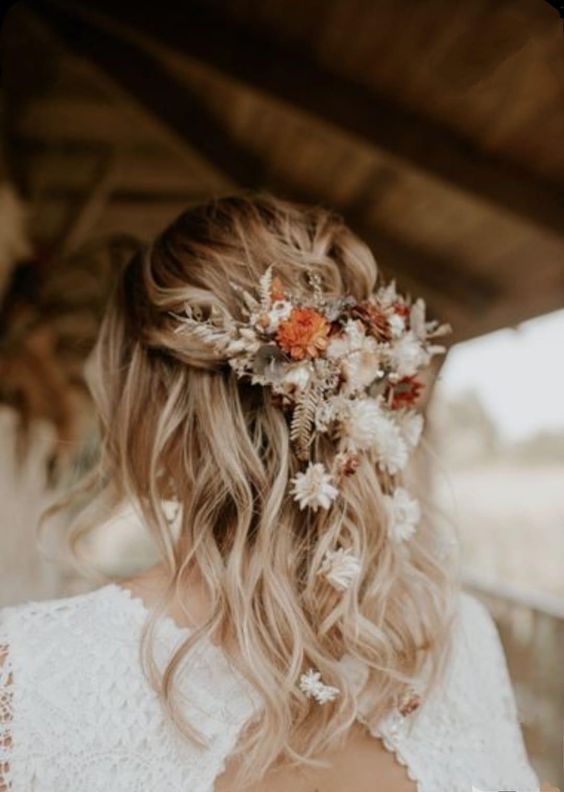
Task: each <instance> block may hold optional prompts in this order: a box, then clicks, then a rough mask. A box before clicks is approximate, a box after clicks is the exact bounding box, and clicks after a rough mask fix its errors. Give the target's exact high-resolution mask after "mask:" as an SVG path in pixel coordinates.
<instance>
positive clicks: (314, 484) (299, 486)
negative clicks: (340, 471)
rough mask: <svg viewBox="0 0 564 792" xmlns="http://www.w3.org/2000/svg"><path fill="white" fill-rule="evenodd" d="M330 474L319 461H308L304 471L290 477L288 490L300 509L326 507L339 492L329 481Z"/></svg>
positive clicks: (315, 509)
mask: <svg viewBox="0 0 564 792" xmlns="http://www.w3.org/2000/svg"><path fill="white" fill-rule="evenodd" d="M331 481H332V476H331V475H330V474H329V473H327V471H326V469H325V467H324V465H323V464H322V463H321V462H315V463H312V462H310V463H309V465H308V467H307V470H306V472H305V473H298V474H297V475H296V476H294V478H293V479H292V481H291V483H292V484H293V488H292V489H291V490H290V492H291V494H292V495H293V496H294V500H296V501H298V503H299V506H300V509H305V508H306V507H307V506H309V507H310V508H311V509H313V511H317V509H318V508H319V507H320V506H321V508H322V509H328V508H329V507H330V506H331V503H332V502H333V500H334V499H335V498H336V497H337V495H338V494H339V490H338V489H337V488H336V487H334V486H333V484H332V483H331Z"/></svg>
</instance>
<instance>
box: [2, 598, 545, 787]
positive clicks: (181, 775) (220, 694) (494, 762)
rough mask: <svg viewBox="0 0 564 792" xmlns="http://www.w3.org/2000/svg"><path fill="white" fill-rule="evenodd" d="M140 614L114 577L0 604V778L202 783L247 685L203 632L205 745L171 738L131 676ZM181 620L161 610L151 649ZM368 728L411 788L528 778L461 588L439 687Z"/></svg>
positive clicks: (499, 673)
mask: <svg viewBox="0 0 564 792" xmlns="http://www.w3.org/2000/svg"><path fill="white" fill-rule="evenodd" d="M146 616H147V611H146V609H145V606H144V605H143V603H142V602H141V601H140V600H138V599H135V598H132V597H131V595H130V594H129V593H128V591H127V590H125V589H123V588H121V587H119V586H117V585H114V584H110V585H108V586H104V587H102V588H100V589H98V590H96V591H94V592H92V593H89V594H82V595H79V596H75V597H71V598H68V599H61V600H51V601H48V602H41V603H29V604H26V605H21V606H18V607H11V608H5V609H3V610H1V611H0V790H2V791H3V790H10V791H11V792H108V790H111V791H112V792H155V790H158V791H159V792H213V788H214V781H215V779H216V778H217V777H218V776H219V774H220V773H221V772H222V770H223V769H224V766H225V762H226V758H227V757H228V755H229V754H230V752H231V750H232V748H233V746H234V745H235V743H236V740H237V737H238V734H239V732H240V730H241V728H242V726H243V724H244V723H245V722H246V721H247V719H248V718H249V717H251V715H252V714H253V712H254V711H255V707H256V706H258V700H257V694H256V693H254V691H253V690H252V689H251V688H250V686H249V685H248V683H247V682H245V681H244V680H243V679H242V677H241V676H240V675H239V673H238V672H237V671H236V670H235V669H233V667H232V666H231V665H230V663H229V661H228V659H227V657H226V656H225V655H224V653H223V652H222V651H221V650H220V649H219V648H217V647H216V646H214V645H213V644H211V643H208V644H205V645H204V647H203V648H201V649H198V650H197V653H198V656H197V657H196V656H194V658H193V661H192V662H190V664H189V665H190V669H189V675H188V674H185V677H184V678H183V679H182V690H183V692H184V694H185V697H186V699H185V706H186V708H187V713H188V717H189V719H190V721H191V722H192V723H194V724H195V725H196V726H197V727H198V729H200V730H201V731H202V732H203V733H204V734H205V736H206V737H207V738H208V747H207V748H199V747H197V746H196V745H192V744H189V743H187V742H186V741H185V740H183V739H181V738H180V737H179V736H178V735H177V734H176V732H175V729H174V727H173V726H171V725H170V724H169V722H168V721H167V720H166V718H165V717H164V716H163V713H162V711H161V707H160V704H159V701H158V699H157V697H156V695H155V694H154V693H153V691H152V690H151V688H150V687H149V685H148V683H147V682H146V680H145V678H144V676H143V672H142V668H141V665H140V660H139V646H140V634H141V629H142V626H143V622H144V620H145V618H146ZM186 633H187V631H186V630H181V629H180V628H179V627H177V626H176V625H175V624H174V622H173V621H171V620H170V619H166V620H165V621H164V622H163V623H162V624H161V626H160V636H159V641H158V655H157V658H158V657H159V655H161V653H162V659H163V660H164V659H165V658H166V656H167V653H168V652H169V651H170V650H171V649H172V647H173V646H174V645H175V643H176V642H178V641H179V640H180V639H181V638H182V637H184V636H185V634H186ZM359 718H360V719H361V720H362V713H359ZM373 733H374V734H375V735H377V736H379V737H382V739H383V741H384V744H385V745H386V747H387V748H388V749H389V750H391V751H394V752H395V754H396V756H397V758H398V760H399V761H400V762H401V763H402V764H403V765H405V767H406V769H407V773H408V775H409V777H410V778H411V779H412V780H413V781H414V782H416V787H417V789H418V792H471V790H472V786H474V787H477V788H478V789H482V790H502V789H504V790H508V789H511V790H534V789H538V784H537V779H536V777H535V775H534V773H533V771H532V770H531V768H530V766H529V763H528V761H527V758H526V755H525V750H524V747H523V741H522V737H521V732H520V727H519V725H518V721H517V716H516V710H515V703H514V698H513V693H512V689H511V686H510V682H509V678H508V673H507V667H506V664H505V658H504V656H503V652H502V650H501V646H500V643H499V638H498V635H497V632H496V629H495V627H494V625H493V622H492V621H491V618H490V617H489V615H488V614H487V612H486V611H485V609H484V608H483V607H482V606H481V605H480V604H478V603H477V602H476V601H475V600H473V599H471V598H470V597H467V596H462V598H461V605H460V612H459V619H458V623H457V627H456V634H455V640H454V651H453V654H452V658H451V661H450V665H449V668H448V672H447V675H446V677H445V679H444V682H443V684H442V686H441V687H440V689H439V688H437V690H436V691H435V693H434V695H432V696H431V697H429V698H428V699H427V700H426V701H425V703H424V704H423V705H422V706H421V708H420V709H419V710H418V711H417V712H416V713H414V714H413V715H411V716H409V717H407V718H402V717H401V716H399V715H397V716H395V715H392V716H389V717H388V718H386V719H385V721H383V722H382V723H381V724H380V725H379V727H378V728H377V729H374V730H373Z"/></svg>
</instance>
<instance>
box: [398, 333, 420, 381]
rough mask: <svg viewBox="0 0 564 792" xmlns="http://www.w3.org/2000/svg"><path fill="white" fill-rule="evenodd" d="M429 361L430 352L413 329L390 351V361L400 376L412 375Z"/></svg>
mask: <svg viewBox="0 0 564 792" xmlns="http://www.w3.org/2000/svg"><path fill="white" fill-rule="evenodd" d="M428 362H429V354H428V352H427V351H426V350H425V349H424V347H423V346H422V344H421V342H420V341H419V340H418V339H417V338H416V337H415V335H414V334H413V333H412V332H411V331H410V332H408V333H406V334H405V335H404V336H403V337H402V338H400V339H399V341H397V343H395V344H394V346H393V347H392V349H391V351H390V363H391V364H392V366H393V368H394V370H395V373H396V374H397V376H398V377H400V378H401V377H412V376H413V375H414V374H417V372H418V370H419V369H420V368H421V367H422V366H426V365H427V364H428Z"/></svg>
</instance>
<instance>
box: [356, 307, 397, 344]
mask: <svg viewBox="0 0 564 792" xmlns="http://www.w3.org/2000/svg"><path fill="white" fill-rule="evenodd" d="M352 315H353V316H354V317H355V318H357V319H360V320H361V321H362V322H363V323H364V324H365V325H366V327H367V328H368V332H369V333H371V334H372V335H373V336H374V337H375V338H377V339H378V341H389V340H390V338H391V337H392V329H391V327H390V323H389V322H388V319H387V317H386V314H385V313H384V311H383V310H382V309H381V308H378V306H377V305H373V304H372V303H370V302H368V301H367V300H364V301H363V302H361V303H357V305H355V306H354V308H353V309H352Z"/></svg>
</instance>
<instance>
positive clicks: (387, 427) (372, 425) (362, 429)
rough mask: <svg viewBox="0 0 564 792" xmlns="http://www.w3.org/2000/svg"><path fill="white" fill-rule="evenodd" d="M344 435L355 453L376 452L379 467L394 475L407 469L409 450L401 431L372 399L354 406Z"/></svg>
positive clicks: (346, 420)
mask: <svg viewBox="0 0 564 792" xmlns="http://www.w3.org/2000/svg"><path fill="white" fill-rule="evenodd" d="M341 434H342V436H343V438H344V440H345V445H346V446H347V448H348V449H349V450H351V451H358V450H367V449H369V448H373V449H374V450H375V451H376V455H377V458H378V464H379V466H380V467H381V468H382V470H385V471H387V472H388V473H390V474H391V475H394V474H395V473H398V472H399V471H400V470H403V468H404V467H405V466H406V465H407V462H408V456H409V455H408V448H407V444H406V442H405V440H404V439H403V437H402V434H401V432H400V429H399V427H398V426H397V424H396V423H395V422H394V420H393V419H392V418H391V417H389V416H388V415H386V414H385V412H384V411H383V410H382V408H381V406H380V403H379V402H378V401H377V400H376V399H373V398H372V397H366V398H364V399H355V400H353V401H351V402H350V405H349V409H348V414H347V416H346V418H345V419H344V420H343V422H342V424H341Z"/></svg>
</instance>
